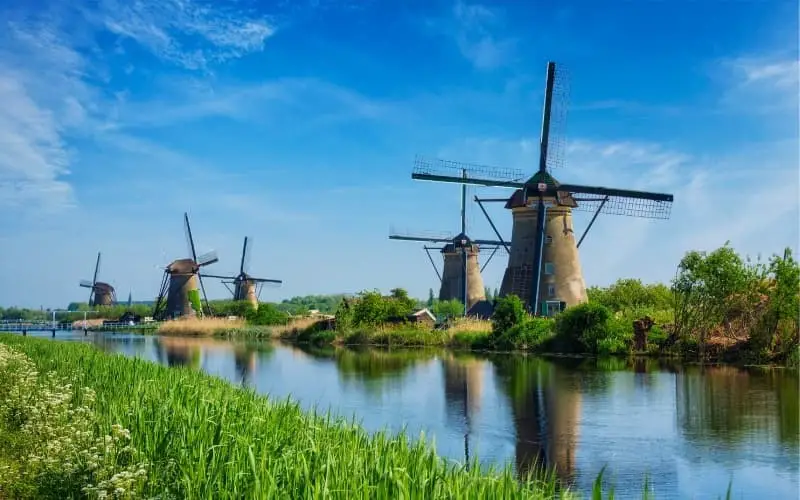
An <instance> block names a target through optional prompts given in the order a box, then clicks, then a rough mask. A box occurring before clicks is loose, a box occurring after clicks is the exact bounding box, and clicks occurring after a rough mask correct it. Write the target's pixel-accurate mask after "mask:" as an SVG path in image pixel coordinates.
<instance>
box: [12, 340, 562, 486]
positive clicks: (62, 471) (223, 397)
mask: <svg viewBox="0 0 800 500" xmlns="http://www.w3.org/2000/svg"><path fill="white" fill-rule="evenodd" d="M2 344H5V345H7V346H10V347H11V348H12V349H8V348H7V347H4V350H3V351H2V352H4V353H7V354H6V355H7V357H8V353H11V355H12V356H15V359H16V360H17V361H15V362H16V363H17V364H19V363H23V364H25V363H28V365H27V366H30V367H31V368H30V369H29V370H28V371H27V372H26V373H29V374H31V373H34V372H33V370H37V371H38V374H36V375H35V376H31V377H29V378H30V381H29V382H27V383H28V386H26V389H28V390H29V391H28V392H31V391H32V392H31V395H32V398H33V399H36V398H39V397H41V398H45V399H48V398H52V394H54V393H58V394H59V396H58V404H57V405H56V406H55V409H54V410H53V411H52V412H51V413H49V414H48V415H50V414H52V415H54V417H53V419H52V420H48V422H50V423H52V424H53V425H55V429H54V430H52V432H53V433H56V434H57V435H58V436H61V435H62V434H64V433H65V432H67V431H68V430H69V431H70V432H71V431H72V430H74V429H72V428H71V427H69V426H70V425H73V424H74V425H79V426H80V429H81V430H82V431H84V432H89V429H90V427H91V426H89V425H88V424H86V423H82V422H83V421H80V420H79V417H78V416H76V414H80V415H85V414H90V417H87V418H88V419H89V420H88V421H91V422H92V423H93V424H94V428H97V429H102V430H108V429H111V430H112V432H111V435H110V436H108V437H107V438H103V440H102V443H99V444H95V445H93V446H90V444H91V443H92V439H94V438H95V437H96V436H100V434H97V435H95V434H91V436H89V435H88V434H87V435H86V441H85V442H81V443H80V444H79V445H77V446H74V447H72V448H69V449H66V448H65V451H58V452H56V451H53V452H52V453H51V455H49V456H52V457H54V460H51V461H50V462H47V463H48V464H50V465H48V467H49V468H47V469H42V468H41V467H39V466H38V465H36V463H38V462H36V460H34V459H33V457H34V455H33V454H34V453H42V451H40V450H41V449H44V450H46V451H45V452H44V453H50V447H48V446H41V447H39V446H37V445H36V444H35V443H34V442H32V441H28V440H26V439H25V438H24V437H23V435H22V434H20V433H21V432H25V431H24V430H20V429H23V428H24V425H20V424H19V421H20V420H22V421H23V422H32V421H34V419H33V418H32V416H33V413H32V410H28V409H27V407H25V406H24V404H18V405H16V406H15V408H21V410H17V409H15V410H13V411H7V410H4V411H3V412H0V445H2V446H0V459H1V460H2V461H0V466H5V467H11V468H12V469H14V470H30V471H33V474H32V475H31V474H28V475H24V474H18V475H17V476H15V479H12V481H13V483H12V482H11V481H8V480H7V479H6V478H7V477H10V476H4V475H2V474H0V484H2V487H3V488H17V490H14V492H13V493H14V494H13V495H12V497H14V498H20V496H15V495H16V491H27V492H28V493H27V495H28V497H31V498H33V497H35V498H69V497H82V496H84V495H86V496H90V497H102V495H98V494H96V493H95V492H94V489H93V488H96V487H99V486H100V485H103V486H104V487H110V486H112V485H113V486H114V488H113V489H112V490H111V491H110V492H109V495H108V496H114V494H115V492H116V494H118V495H120V496H124V495H125V494H128V495H131V494H132V493H134V492H135V493H137V497H138V495H141V496H142V497H153V496H155V495H158V497H159V498H212V497H213V498H266V497H270V498H271V497H280V498H322V497H325V498H542V499H543V498H554V497H556V498H559V497H560V498H572V495H571V493H570V492H569V491H566V490H563V489H559V488H558V487H557V485H556V481H555V480H554V479H552V478H550V479H547V480H533V479H531V480H527V481H519V480H518V479H517V478H516V477H515V475H514V473H513V472H512V471H511V469H510V468H504V469H502V470H496V469H492V470H490V471H489V472H488V473H486V472H485V469H484V472H481V468H480V467H476V466H474V465H475V464H473V466H472V467H470V468H469V469H467V468H465V467H464V466H463V465H459V464H448V463H446V462H445V461H443V460H442V459H440V458H439V457H438V456H437V455H436V454H435V452H434V451H433V450H432V448H431V447H430V446H429V445H428V444H426V443H425V442H424V441H416V442H413V443H412V442H410V441H409V440H408V439H407V438H406V437H405V436H404V435H403V434H400V435H398V436H390V435H387V434H384V433H377V434H375V435H372V436H370V435H369V434H367V433H366V432H365V431H364V430H363V429H361V428H360V427H358V426H356V425H354V424H353V423H352V422H349V421H345V420H341V419H334V418H333V417H331V416H319V415H309V414H305V413H303V412H302V411H301V410H300V409H299V408H298V406H297V405H296V404H295V403H293V402H290V401H284V402H272V401H269V400H268V399H266V398H264V397H262V396H258V395H256V394H255V393H254V392H252V391H245V390H242V389H238V388H235V387H233V386H232V385H230V384H228V383H227V382H224V381H222V380H220V379H216V378H214V377H212V376H209V375H205V374H203V373H200V372H197V371H194V370H190V369H184V368H167V367H164V366H159V365H155V364H152V363H149V362H147V361H143V360H140V359H135V358H124V357H122V356H118V355H109V354H104V353H102V352H99V351H97V350H95V349H94V348H92V347H91V346H88V345H82V344H77V343H63V342H53V341H47V340H43V339H32V338H21V337H13V336H10V335H0V345H2ZM20 353H21V354H24V356H20ZM28 360H30V362H29V361H28ZM14 366H16V365H12V364H9V363H8V362H5V363H3V362H2V361H0V381H2V382H3V383H0V387H4V388H5V389H2V390H3V391H6V392H5V393H0V395H1V396H2V397H0V401H5V402H8V401H11V402H12V403H13V402H15V401H18V400H19V398H16V399H15V398H14V397H10V396H8V395H7V394H6V393H7V392H8V391H9V390H10V388H12V387H14V385H13V384H8V383H5V382H7V381H10V378H11V377H15V373H14V372H15V371H16V370H15V369H14ZM39 374H43V375H39ZM42 377H45V378H42ZM47 377H52V380H54V381H56V382H55V384H56V385H55V386H53V387H51V386H40V385H37V384H40V383H44V382H40V380H50V379H48V378H47ZM15 381H17V379H15ZM73 388H90V389H93V390H94V391H96V397H93V398H92V397H87V394H91V392H89V391H87V390H82V391H78V390H77V389H73ZM59 391H60V392H59ZM37 394H38V395H37ZM132 395H135V397H134V399H132ZM134 401H135V403H134ZM3 408H4V409H5V406H4V407H3ZM80 418H82V417H80ZM75 422H79V423H77V424H76V423H75ZM93 432H94V431H93ZM64 435H65V434H64ZM128 437H129V443H127V441H128ZM90 438H91V439H90ZM118 438H119V439H124V440H125V441H126V444H125V447H124V448H123V449H125V450H126V451H125V455H124V456H125V457H127V458H125V459H124V460H123V459H122V458H120V454H122V453H123V451H122V450H119V451H114V452H113V453H111V454H110V456H111V457H112V458H107V457H109V453H108V452H106V453H101V452H98V450H107V449H109V447H111V448H112V449H114V450H118V448H114V445H115V443H116V441H115V439H118ZM40 439H44V438H40ZM59 442H60V441H59ZM101 445H102V446H101ZM128 445H130V447H128ZM103 446H105V448H103ZM59 449H60V448H59ZM84 452H87V453H88V455H87V453H84ZM97 453H99V455H98V458H95V456H94V455H92V454H97ZM82 457H88V458H86V459H83V458H82ZM90 464H96V467H92V466H90ZM5 470H8V469H5ZM75 471H77V472H75ZM95 471H99V472H95ZM48 474H49V475H48ZM110 474H111V475H110ZM109 475H110V476H109ZM43 478H45V479H47V480H46V481H45V480H43ZM115 478H116V479H115ZM123 478H124V479H129V480H130V481H128V482H127V483H125V485H124V486H122V485H121V484H122V483H120V481H121V479H123ZM103 481H106V482H103ZM115 481H116V482H115ZM112 483H113V484H112ZM90 485H91V486H90ZM117 488H119V489H120V490H122V491H118V490H117ZM6 492H8V494H12V491H11V490H8V489H5V490H0V496H3V495H6V494H7V493H6ZM82 493H83V494H82ZM21 498H24V496H23V497H21Z"/></svg>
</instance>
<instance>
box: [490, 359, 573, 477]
mask: <svg viewBox="0 0 800 500" xmlns="http://www.w3.org/2000/svg"><path fill="white" fill-rule="evenodd" d="M493 362H494V364H495V367H496V370H497V374H498V378H499V383H500V387H501V388H502V389H503V391H504V392H505V393H506V395H507V396H508V398H509V400H510V404H511V410H512V414H513V420H514V427H515V430H516V453H515V464H516V469H517V472H518V474H520V475H523V476H527V475H528V474H531V473H534V472H536V469H544V470H550V471H554V472H555V473H556V475H557V476H558V477H559V478H560V479H561V480H563V481H564V483H569V482H570V481H569V480H570V479H571V478H572V476H573V475H574V473H575V465H576V462H575V452H576V448H577V442H578V435H579V434H578V426H579V422H580V416H581V393H580V379H579V377H576V375H575V372H574V371H572V370H569V369H568V368H565V366H564V363H563V362H562V363H560V364H559V363H554V362H548V361H544V360H542V359H538V358H531V357H495V358H494V359H493Z"/></svg>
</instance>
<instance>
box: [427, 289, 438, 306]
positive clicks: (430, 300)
mask: <svg viewBox="0 0 800 500" xmlns="http://www.w3.org/2000/svg"><path fill="white" fill-rule="evenodd" d="M435 300H436V299H435V298H434V296H433V288H429V289H428V302H426V303H425V305H426V306H428V307H432V306H433V303H434V301H435Z"/></svg>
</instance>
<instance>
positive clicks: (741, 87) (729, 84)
mask: <svg viewBox="0 0 800 500" xmlns="http://www.w3.org/2000/svg"><path fill="white" fill-rule="evenodd" d="M717 72H718V73H720V76H719V78H720V79H721V81H722V82H723V85H724V86H725V88H726V90H725V92H724V93H723V94H722V96H721V103H722V104H723V105H726V106H727V107H728V108H729V109H735V110H738V111H748V112H756V113H783V114H789V113H791V114H792V116H793V118H794V119H795V120H796V118H797V106H798V96H800V79H799V78H798V75H800V64H798V59H797V54H796V52H795V53H794V54H791V55H786V54H782V53H781V54H769V55H758V56H754V55H748V56H740V57H733V58H726V59H723V60H722V61H720V62H719V63H718V66H717Z"/></svg>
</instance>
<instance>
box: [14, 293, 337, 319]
mask: <svg viewBox="0 0 800 500" xmlns="http://www.w3.org/2000/svg"><path fill="white" fill-rule="evenodd" d="M345 296H346V294H343V293H339V294H332V295H306V296H302V297H300V296H298V297H292V298H291V299H284V300H283V301H281V302H279V303H274V302H262V303H261V304H260V306H259V307H265V308H266V309H274V310H277V311H280V312H281V313H284V316H286V317H288V315H292V316H302V315H305V314H308V312H309V311H312V310H317V311H319V312H321V313H323V314H333V313H334V312H335V311H336V308H337V307H339V303H340V302H341V301H342V298H344V297H345ZM209 305H210V306H211V310H212V312H213V314H214V315H215V316H233V315H235V316H244V315H245V312H246V310H247V307H246V306H245V305H244V304H243V303H241V302H239V303H237V302H234V301H233V300H209ZM154 307H155V300H152V301H133V302H131V305H130V306H129V305H128V303H127V302H119V303H117V304H115V305H113V306H95V307H89V304H88V303H87V302H70V303H69V305H67V307H66V308H65V309H66V311H69V312H64V311H63V310H59V311H58V312H57V314H56V320H58V321H75V320H78V319H83V317H84V311H95V312H94V313H88V314H87V315H86V317H87V318H102V319H109V320H114V319H118V318H119V317H120V316H122V315H123V314H124V313H125V312H127V311H131V312H133V313H134V314H137V315H140V316H143V317H146V316H152V315H153V308H154ZM52 317H53V313H52V311H51V310H50V309H28V308H21V307H8V308H3V307H0V320H23V321H43V320H50V319H52Z"/></svg>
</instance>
